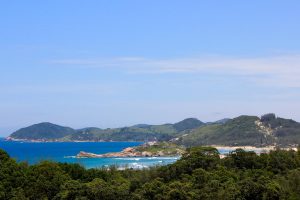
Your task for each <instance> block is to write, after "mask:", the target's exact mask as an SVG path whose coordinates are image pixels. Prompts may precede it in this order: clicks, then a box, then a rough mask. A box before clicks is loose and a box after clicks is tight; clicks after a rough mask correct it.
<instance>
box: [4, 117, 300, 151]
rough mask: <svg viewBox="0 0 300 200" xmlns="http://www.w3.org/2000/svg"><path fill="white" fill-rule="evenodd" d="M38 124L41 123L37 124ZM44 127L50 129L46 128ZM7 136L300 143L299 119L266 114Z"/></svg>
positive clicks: (20, 132) (59, 128)
mask: <svg viewBox="0 0 300 200" xmlns="http://www.w3.org/2000/svg"><path fill="white" fill-rule="evenodd" d="M38 126H41V127H38ZM47 127H48V128H49V130H47ZM9 139H21V140H41V141H142V142H147V141H170V142H174V143H177V144H180V145H184V146H197V145H202V146H203V145H229V146H238V145H251V146H268V145H275V146H288V145H296V144H300V123H298V122H296V121H294V120H292V119H284V118H280V117H276V115H275V114H272V113H271V114H265V115H263V116H261V117H257V116H248V115H241V116H238V117H236V118H233V119H228V118H224V119H221V120H218V121H216V122H208V123H204V122H202V121H200V120H198V119H196V118H186V119H184V120H182V121H179V122H177V123H174V124H162V125H149V124H137V125H133V126H128V127H121V128H107V129H100V128H97V127H88V128H82V129H77V130H75V129H72V128H69V127H64V126H59V125H55V124H51V123H45V122H44V123H40V124H35V125H32V126H29V127H25V128H22V129H19V130H18V131H16V132H14V133H12V134H11V135H10V137H9Z"/></svg>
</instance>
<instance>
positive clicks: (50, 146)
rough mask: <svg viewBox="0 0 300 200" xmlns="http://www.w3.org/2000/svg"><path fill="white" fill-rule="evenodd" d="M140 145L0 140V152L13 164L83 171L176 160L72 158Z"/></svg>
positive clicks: (133, 143) (130, 143)
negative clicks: (42, 164) (53, 164)
mask: <svg viewBox="0 0 300 200" xmlns="http://www.w3.org/2000/svg"><path fill="white" fill-rule="evenodd" d="M140 144H142V142H19V141H5V140H4V139H0V148H1V149H3V150H5V151H6V152H7V153H8V154H9V155H10V156H11V157H12V158H15V159H16V160H17V161H24V162H28V163H29V164H36V163H38V162H40V161H43V160H50V161H55V162H66V163H79V164H80V165H82V166H84V167H85V168H101V167H108V166H111V165H115V166H117V167H119V168H124V167H128V168H145V167H150V166H156V165H166V164H170V163H173V162H175V161H176V160H177V159H178V158H179V157H134V158H76V155H77V154H78V153H79V152H80V151H85V152H91V153H96V154H103V153H109V152H119V151H122V149H124V148H126V147H133V146H138V145H140Z"/></svg>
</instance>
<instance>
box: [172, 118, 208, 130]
mask: <svg viewBox="0 0 300 200" xmlns="http://www.w3.org/2000/svg"><path fill="white" fill-rule="evenodd" d="M202 125H204V123H203V122H201V121H200V120H198V119H196V118H187V119H184V120H182V121H180V122H177V123H175V124H174V125H173V127H174V128H175V129H176V130H177V131H178V132H181V131H185V130H190V129H194V128H197V127H200V126H202Z"/></svg>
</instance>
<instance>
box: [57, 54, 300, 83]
mask: <svg viewBox="0 0 300 200" xmlns="http://www.w3.org/2000/svg"><path fill="white" fill-rule="evenodd" d="M52 63H54V64H59V65H62V66H80V67H85V68H102V69H118V70H124V71H126V72H128V73H213V74H221V75H223V74H224V75H238V76H243V77H245V78H247V79H249V80H252V81H255V82H257V83H259V84H266V85H274V86H282V87H300V78H299V77H300V55H297V54H293V55H276V56H266V57H251V58H241V57H239V58H236V57H224V56H200V57H190V58H174V59H147V58H141V57H117V58H104V59H66V60H55V61H52Z"/></svg>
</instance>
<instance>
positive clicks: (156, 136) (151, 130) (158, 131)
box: [10, 118, 204, 141]
mask: <svg viewBox="0 0 300 200" xmlns="http://www.w3.org/2000/svg"><path fill="white" fill-rule="evenodd" d="M203 124H204V123H203V122H201V121H199V120H197V119H195V118H189V119H185V120H183V121H180V122H178V123H175V124H163V125H146V124H140V125H135V126H131V127H123V128H114V129H110V128H108V129H100V128H96V127H90V128H83V129H79V130H74V129H71V128H67V127H62V126H58V125H54V124H51V123H40V124H36V125H33V126H29V127H26V128H22V129H20V130H18V131H16V132H15V133H13V134H11V135H10V137H11V138H13V139H27V140H60V141H151V140H158V141H168V140H170V139H172V138H174V137H175V136H177V135H180V132H181V131H185V130H190V129H193V128H197V127H200V126H201V125H203Z"/></svg>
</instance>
